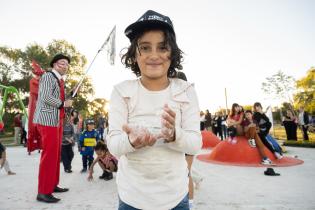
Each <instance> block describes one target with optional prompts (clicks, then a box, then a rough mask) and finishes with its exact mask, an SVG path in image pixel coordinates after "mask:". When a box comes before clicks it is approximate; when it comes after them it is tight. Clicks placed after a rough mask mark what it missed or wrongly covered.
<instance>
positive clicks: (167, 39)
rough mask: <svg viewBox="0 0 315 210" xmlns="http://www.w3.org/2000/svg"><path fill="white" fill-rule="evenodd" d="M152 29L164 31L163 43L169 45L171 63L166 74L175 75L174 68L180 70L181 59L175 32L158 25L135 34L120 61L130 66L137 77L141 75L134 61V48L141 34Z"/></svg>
mask: <svg viewBox="0 0 315 210" xmlns="http://www.w3.org/2000/svg"><path fill="white" fill-rule="evenodd" d="M152 30H161V31H163V33H164V44H165V45H169V46H170V47H171V56H170V60H171V65H170V67H169V69H168V72H167V76H168V77H175V76H176V69H178V70H182V69H183V66H182V64H181V63H182V61H183V52H182V51H181V50H180V49H179V47H178V46H177V43H176V36H175V34H173V33H171V32H170V31H168V30H166V29H164V28H159V27H151V28H147V29H146V30H144V31H142V32H141V33H139V34H137V35H136V36H135V38H134V39H133V40H132V41H131V44H130V46H129V48H128V51H127V52H126V53H125V54H124V55H123V56H122V58H121V62H122V64H124V65H125V66H126V67H127V68H131V71H132V72H133V73H134V74H135V75H136V76H137V77H139V76H140V75H141V72H140V69H139V66H138V63H137V62H136V50H137V46H138V40H139V38H141V37H142V36H143V34H144V33H146V32H148V31H152Z"/></svg>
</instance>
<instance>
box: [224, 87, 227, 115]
mask: <svg viewBox="0 0 315 210" xmlns="http://www.w3.org/2000/svg"><path fill="white" fill-rule="evenodd" d="M224 93H225V108H226V112H225V115H227V114H228V105H227V93H226V88H224Z"/></svg>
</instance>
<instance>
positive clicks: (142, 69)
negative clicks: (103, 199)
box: [107, 10, 202, 210]
mask: <svg viewBox="0 0 315 210" xmlns="http://www.w3.org/2000/svg"><path fill="white" fill-rule="evenodd" d="M125 34H126V36H127V37H128V38H129V40H130V46H129V48H128V51H127V52H126V54H124V55H123V57H122V61H123V63H124V64H125V66H126V67H127V68H130V69H131V70H132V72H133V73H134V74H135V75H136V76H137V77H138V79H135V80H128V81H124V82H122V83H120V84H118V85H116V86H115V87H114V88H113V91H112V96H111V99H110V102H111V103H110V111H109V133H108V138H107V146H108V149H109V151H110V153H111V154H113V155H114V156H115V157H119V162H118V168H119V170H118V171H117V176H116V183H117V189H118V194H119V209H120V210H122V209H185V210H187V209H189V203H188V179H189V177H188V168H187V162H186V161H185V153H187V154H191V155H195V154H196V153H198V151H199V150H200V148H201V145H202V141H201V132H200V116H199V113H200V109H199V105H198V99H197V95H196V92H195V89H194V86H193V85H192V84H191V83H189V82H186V81H184V80H181V79H177V78H174V74H175V72H176V70H180V69H182V65H181V63H182V51H181V50H180V49H179V47H178V45H177V43H176V35H175V31H174V27H173V24H172V21H171V20H170V18H169V17H167V16H164V15H162V14H159V13H157V12H155V11H152V10H149V11H147V12H146V13H145V14H144V15H142V16H141V17H140V18H139V19H138V20H137V21H136V22H135V23H132V24H131V25H129V26H128V27H127V28H126V30H125ZM160 112H163V113H162V114H158V113H160ZM159 133H160V135H155V134H159ZM132 207H133V208H132Z"/></svg>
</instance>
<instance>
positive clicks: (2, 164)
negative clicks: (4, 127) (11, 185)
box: [0, 142, 15, 175]
mask: <svg viewBox="0 0 315 210" xmlns="http://www.w3.org/2000/svg"><path fill="white" fill-rule="evenodd" d="M2 168H4V170H5V171H6V172H7V173H8V175H15V173H14V172H12V171H11V169H10V166H9V162H8V160H7V154H6V151H5V146H3V145H2V143H1V142H0V170H1V169H2Z"/></svg>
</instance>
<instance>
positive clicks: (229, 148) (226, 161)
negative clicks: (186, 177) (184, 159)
mask: <svg viewBox="0 0 315 210" xmlns="http://www.w3.org/2000/svg"><path fill="white" fill-rule="evenodd" d="M235 138H236V140H237V143H235V144H232V143H230V142H228V141H226V140H225V141H221V142H220V143H219V144H217V145H216V146H215V147H214V148H213V149H212V151H211V153H208V154H201V155H198V156H197V159H199V160H201V161H204V162H207V163H214V164H222V165H234V166H251V167H266V165H262V164H261V157H260V155H259V152H258V149H257V148H256V147H254V148H253V147H250V145H249V144H248V139H247V138H245V137H244V136H237V137H235ZM265 153H266V155H267V156H268V157H269V159H270V160H271V161H272V162H273V163H275V166H271V167H284V166H294V165H299V164H302V163H303V162H304V161H303V160H300V159H297V158H292V157H287V156H284V157H283V158H282V159H280V160H278V159H276V158H275V156H274V155H273V154H272V153H271V152H270V151H269V150H268V149H267V148H265Z"/></svg>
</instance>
